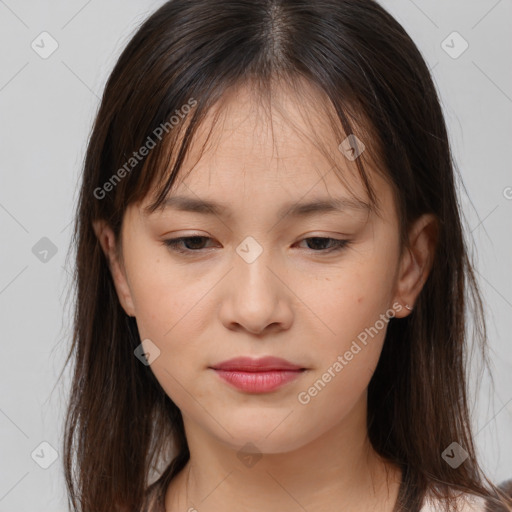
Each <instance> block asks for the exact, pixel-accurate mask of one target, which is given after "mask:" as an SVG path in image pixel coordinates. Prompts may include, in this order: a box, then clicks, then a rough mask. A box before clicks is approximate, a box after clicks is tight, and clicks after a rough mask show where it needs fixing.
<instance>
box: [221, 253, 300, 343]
mask: <svg viewBox="0 0 512 512" xmlns="http://www.w3.org/2000/svg"><path fill="white" fill-rule="evenodd" d="M264 254H265V251H264V252H263V254H261V255H260V256H259V257H258V258H257V259H256V260H255V261H253V262H252V263H248V262H247V261H245V260H244V259H243V258H241V257H238V256H236V257H235V258H234V266H235V268H234V269H233V270H232V271H231V272H229V273H228V275H227V276H226V279H225V280H224V284H223V288H222V291H221V293H222V298H221V307H220V312H219V315H220V320H221V322H222V323H223V324H224V326H225V327H226V328H227V329H230V330H239V331H243V330H245V331H247V332H250V333H251V334H255V335H262V334H265V333H267V332H278V331H281V330H286V329H289V328H290V326H291V324H292V322H293V309H292V303H291V302H292V297H293V293H292V292H291V290H290V288H289V286H287V283H286V276H285V272H284V271H283V270H282V269H281V268H277V267H276V265H275V264H274V265H272V263H271V262H270V261H269V258H267V257H266V255H265V256H264Z"/></svg>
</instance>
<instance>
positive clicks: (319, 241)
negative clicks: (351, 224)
mask: <svg viewBox="0 0 512 512" xmlns="http://www.w3.org/2000/svg"><path fill="white" fill-rule="evenodd" d="M311 243H313V246H315V245H317V247H310V249H325V248H326V247H325V245H326V244H328V243H329V240H328V239H327V238H318V237H313V238H310V239H309V240H308V245H311ZM318 244H320V246H323V247H318Z"/></svg>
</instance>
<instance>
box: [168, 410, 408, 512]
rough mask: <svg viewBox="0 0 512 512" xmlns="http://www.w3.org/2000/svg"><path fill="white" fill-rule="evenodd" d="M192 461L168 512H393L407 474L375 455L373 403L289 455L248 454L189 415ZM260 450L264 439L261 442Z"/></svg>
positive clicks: (171, 491)
mask: <svg viewBox="0 0 512 512" xmlns="http://www.w3.org/2000/svg"><path fill="white" fill-rule="evenodd" d="M184 424H185V431H186V434H187V440H188V444H189V450H190V460H189V462H188V463H187V465H186V466H185V467H184V468H183V470H182V471H181V472H180V473H179V474H178V475H177V476H176V477H175V479H174V480H173V481H172V482H171V485H170V486H169V488H168V489H167V493H166V499H165V502H166V510H183V511H188V510H191V511H193V510H194V509H196V510H197V511H199V512H218V511H219V512H220V511H225V510H235V509H239V510H244V511H247V512H257V511H258V512H259V511H261V510H279V509H282V510H294V509H296V510H297V511H299V510H301V509H302V510H307V511H308V512H323V511H331V510H334V509H342V510H343V511H345V512H352V511H354V512H355V511H358V512H361V511H366V510H368V511H370V510H379V511H383V512H384V511H385V512H392V510H393V508H394V504H395V502H396V499H397V496H398V490H399V486H400V480H401V471H400V469H399V468H397V467H396V466H393V465H391V464H390V463H388V462H386V461H384V460H383V459H382V458H381V457H379V456H378V454H377V453H376V452H375V451H374V450H373V448H372V446H371V444H370V442H369V439H368V437H367V429H366V403H361V404H358V405H357V406H356V407H355V408H354V409H353V410H352V411H351V413H350V414H349V416H348V417H346V418H344V419H343V421H342V422H341V423H340V424H338V425H336V426H335V427H334V428H332V429H330V430H328V431H326V432H325V433H323V434H322V435H321V436H320V437H317V438H316V439H314V440H313V441H311V442H309V443H307V444H305V445H302V446H300V447H299V448H297V449H295V450H292V451H289V452H286V453H263V454H260V453H254V454H250V453H244V454H241V453H240V450H237V449H236V448H232V447H229V446H227V445H226V444H225V443H222V442H220V441H219V440H218V438H215V437H213V436H210V435H209V434H208V433H207V432H205V430H204V429H202V428H201V427H200V426H198V425H197V424H196V423H194V422H193V421H192V420H191V419H190V418H185V417H184ZM254 444H255V445H256V446H258V442H257V441H256V442H255V443H254Z"/></svg>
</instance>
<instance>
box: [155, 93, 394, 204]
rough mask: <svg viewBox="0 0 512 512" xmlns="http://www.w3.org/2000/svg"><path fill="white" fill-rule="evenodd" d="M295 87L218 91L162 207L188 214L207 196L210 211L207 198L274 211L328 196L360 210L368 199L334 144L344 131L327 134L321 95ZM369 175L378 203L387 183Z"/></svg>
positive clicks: (328, 125) (326, 106)
mask: <svg viewBox="0 0 512 512" xmlns="http://www.w3.org/2000/svg"><path fill="white" fill-rule="evenodd" d="M303 86H304V94H302V95H299V94H297V92H296V91H295V90H292V89H291V88H290V87H287V86H286V84H280V85H279V86H276V87H274V88H273V89H272V91H271V96H270V101H267V99H268V98H267V97H265V98H262V97H261V96H260V95H258V93H256V92H255V90H254V89H253V88H251V87H250V86H249V85H245V86H240V87H238V88H236V89H233V90H231V91H230V92H229V94H226V95H225V96H224V97H223V98H222V100H221V101H220V102H219V103H218V104H217V105H216V106H214V107H213V108H212V109H210V111H209V112H208V113H207V115H206V117H205V119H204V120H203V122H202V123H201V125H200V126H199V127H198V129H197V131H196V132H195V134H194V138H193V140H192V142H191V145H190V147H189V150H188V152H187V154H186V157H185V160H184V162H183V164H182V166H181V169H180V172H179V175H178V177H177V180H176V182H175V183H174V184H173V187H172V188H171V191H170V192H169V200H168V201H166V202H164V204H163V205H162V206H163V207H167V206H180V204H181V205H182V206H183V205H184V204H185V203H187V202H188V206H189V207H190V208H189V210H191V211H192V210H193V207H192V206H191V205H192V203H194V202H195V203H196V205H195V208H196V210H197V209H200V208H201V207H202V206H201V205H200V204H199V203H200V202H201V201H203V203H204V202H205V201H209V202H210V205H209V206H206V208H208V207H209V208H210V209H212V208H213V209H215V208H217V207H216V206H215V205H213V204H211V203H217V204H219V203H223V204H224V205H227V204H231V205H232V208H231V207H227V208H226V207H225V208H224V211H226V212H227V213H230V212H231V211H236V210H237V208H251V205H252V206H254V205H255V204H264V205H265V206H266V207H267V208H268V209H276V211H279V213H280V214H282V213H283V209H285V207H286V205H288V206H290V205H291V203H293V202H298V201H301V203H302V204H304V203H306V202H309V203H311V202H312V201H313V200H315V199H321V198H328V197H332V198H335V201H336V200H339V199H341V200H342V202H343V203H344V204H343V206H346V207H350V206H351V204H350V203H352V206H354V205H356V206H355V208H354V211H356V210H357V205H359V206H360V207H361V206H363V208H360V209H361V210H364V205H366V206H368V204H369V201H368V197H367V194H366V190H365V188H364V186H363V183H362V181H361V179H360V177H359V174H358V172H357V166H356V163H355V162H354V161H351V160H349V159H348V158H346V156H345V155H344V153H343V152H342V151H341V150H340V149H339V146H340V142H341V141H342V140H343V138H342V137H345V136H346V135H345V134H343V133H342V132H338V133H336V132H335V131H333V127H332V124H331V122H330V121H329V119H328V116H327V113H329V112H328V109H329V104H328V102H327V101H326V99H325V98H324V97H322V96H321V95H320V94H319V93H318V91H316V90H314V89H313V88H311V87H308V86H307V84H306V85H304V84H303ZM330 113H331V114H332V115H333V112H332V110H331V112H330ZM340 139H341V140H340ZM363 157H365V155H364V153H363V154H362V155H361V156H360V158H363ZM369 161H370V160H368V159H367V162H366V163H365V166H366V167H367V168H368V162H369ZM370 173H371V171H370ZM371 174H375V176H374V177H373V178H372V182H373V186H374V187H375V189H376V191H377V192H378V194H377V195H378V197H379V198H381V199H383V200H385V199H386V198H385V195H386V191H385V190H384V188H385V187H386V186H387V184H386V183H385V182H384V181H383V180H382V178H380V179H379V176H377V175H376V174H377V173H371ZM173 196H181V197H182V200H181V201H176V200H173ZM187 198H188V200H187ZM203 209H204V208H203ZM306 209H307V207H306ZM219 213H220V211H219ZM366 213H367V214H368V211H367V209H366Z"/></svg>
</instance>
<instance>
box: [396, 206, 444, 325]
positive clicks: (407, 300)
mask: <svg viewBox="0 0 512 512" xmlns="http://www.w3.org/2000/svg"><path fill="white" fill-rule="evenodd" d="M436 245H437V219H436V217H435V216H434V215H432V214H425V215H422V216H421V217H420V218H419V219H418V220H417V221H416V222H415V223H414V225H413V226H412V228H411V229H410V231H409V246H408V247H407V248H406V249H405V250H404V253H403V255H402V259H401V261H400V270H399V275H398V282H397V285H396V290H397V291H396V294H395V298H396V300H398V302H400V304H403V305H404V306H405V305H406V304H407V305H408V306H409V307H410V308H411V309H409V308H405V307H404V308H403V310H402V312H403V314H402V315H397V316H400V317H402V316H407V315H408V314H410V312H411V311H412V310H413V309H414V304H415V302H416V299H417V297H418V295H419V294H420V292H421V290H422V289H423V286H424V285H425V283H426V281H427V278H428V275H429V274H430V270H431V268H432V263H433V261H434V254H435V249H436Z"/></svg>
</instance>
